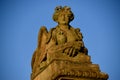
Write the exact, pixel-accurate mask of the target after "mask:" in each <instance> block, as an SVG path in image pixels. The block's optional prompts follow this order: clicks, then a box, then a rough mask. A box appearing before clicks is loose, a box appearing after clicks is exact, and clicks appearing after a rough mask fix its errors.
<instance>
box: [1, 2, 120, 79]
mask: <svg viewBox="0 0 120 80" xmlns="http://www.w3.org/2000/svg"><path fill="white" fill-rule="evenodd" d="M59 5H61V6H65V5H67V6H70V7H71V9H72V11H73V13H74V15H75V19H74V20H73V21H72V22H71V25H72V26H73V27H75V28H80V29H81V32H82V33H83V36H84V43H85V46H86V47H87V48H88V50H89V55H90V56H91V60H92V62H93V63H94V64H99V65H100V69H101V71H103V72H106V73H108V74H109V76H110V77H109V80H119V76H120V65H119V64H120V59H119V57H120V1H119V0H0V80H30V73H31V58H32V54H33V52H34V50H35V49H36V46H37V36H38V31H39V29H40V26H43V25H44V26H46V27H47V29H48V30H49V29H50V28H52V27H55V26H56V25H57V24H56V23H55V22H54V21H53V20H52V14H53V12H54V8H55V7H56V6H59Z"/></svg>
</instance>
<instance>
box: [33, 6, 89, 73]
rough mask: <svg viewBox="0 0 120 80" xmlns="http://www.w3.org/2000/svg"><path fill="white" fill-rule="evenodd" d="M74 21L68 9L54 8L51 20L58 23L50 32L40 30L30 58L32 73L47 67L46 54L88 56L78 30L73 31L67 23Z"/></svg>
mask: <svg viewBox="0 0 120 80" xmlns="http://www.w3.org/2000/svg"><path fill="white" fill-rule="evenodd" d="M73 19H74V14H73V13H72V11H71V9H70V7H67V6H65V7H61V6H58V7H56V8H55V12H54V14H53V20H54V21H55V22H57V23H58V25H57V26H56V27H55V28H52V29H51V30H50V31H48V30H47V29H46V27H45V26H42V27H41V28H40V31H39V34H38V46H37V48H36V50H35V52H34V54H33V57H32V62H31V66H32V73H35V72H37V71H39V70H40V69H42V68H44V66H45V65H47V62H46V61H47V59H48V58H47V54H50V53H52V54H54V53H60V54H64V55H65V56H69V57H75V56H77V55H79V54H85V55H88V50H87V48H86V47H85V46H84V43H83V40H82V39H83V36H82V33H81V32H80V29H79V28H77V29H74V28H73V27H72V26H71V25H69V23H70V22H71V21H72V20H73Z"/></svg>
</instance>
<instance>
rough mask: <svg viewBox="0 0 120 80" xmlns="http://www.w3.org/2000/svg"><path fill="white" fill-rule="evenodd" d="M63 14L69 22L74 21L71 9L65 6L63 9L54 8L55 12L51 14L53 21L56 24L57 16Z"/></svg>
mask: <svg viewBox="0 0 120 80" xmlns="http://www.w3.org/2000/svg"><path fill="white" fill-rule="evenodd" d="M63 12H64V13H65V14H66V15H68V17H69V20H70V21H72V20H73V19H74V14H73V12H72V11H71V8H70V7H67V6H64V7H61V6H58V7H56V8H55V12H54V14H53V20H54V21H55V22H58V16H59V15H60V14H61V13H63Z"/></svg>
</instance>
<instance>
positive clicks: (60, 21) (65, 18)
mask: <svg viewBox="0 0 120 80" xmlns="http://www.w3.org/2000/svg"><path fill="white" fill-rule="evenodd" d="M69 21H70V19H69V16H68V15H67V14H60V15H59V16H58V20H57V22H58V24H63V25H64V24H69Z"/></svg>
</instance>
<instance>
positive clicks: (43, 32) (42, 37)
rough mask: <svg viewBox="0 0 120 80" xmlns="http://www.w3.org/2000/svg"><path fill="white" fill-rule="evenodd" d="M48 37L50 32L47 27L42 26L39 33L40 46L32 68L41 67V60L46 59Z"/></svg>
mask: <svg viewBox="0 0 120 80" xmlns="http://www.w3.org/2000/svg"><path fill="white" fill-rule="evenodd" d="M47 35H48V31H47V29H46V27H45V26H42V27H41V28H40V31H39V33H38V46H37V49H36V50H35V52H34V54H33V57H32V62H31V66H32V68H33V67H34V66H37V65H39V64H40V63H39V62H41V60H42V59H44V57H45V53H44V52H45V47H46V42H47Z"/></svg>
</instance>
